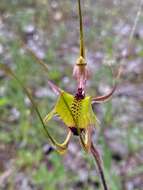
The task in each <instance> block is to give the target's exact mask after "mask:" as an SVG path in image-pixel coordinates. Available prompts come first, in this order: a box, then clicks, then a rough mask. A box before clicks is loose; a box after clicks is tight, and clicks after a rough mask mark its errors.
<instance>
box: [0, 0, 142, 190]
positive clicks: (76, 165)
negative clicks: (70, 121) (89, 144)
mask: <svg viewBox="0 0 143 190" xmlns="http://www.w3.org/2000/svg"><path fill="white" fill-rule="evenodd" d="M82 2H83V4H84V6H83V15H84V29H85V32H84V34H85V43H86V48H87V50H86V56H87V60H88V64H89V66H90V68H91V70H92V77H91V80H90V81H89V82H88V88H87V92H86V93H87V94H89V95H92V96H95V95H101V94H106V93H107V92H109V90H110V89H111V87H112V85H113V76H112V73H111V70H110V69H109V66H108V65H111V66H112V68H113V70H114V73H117V70H118V68H119V66H120V65H121V64H123V66H124V67H123V68H124V71H123V74H122V77H121V80H120V83H119V85H118V89H117V91H116V92H115V94H114V95H113V97H112V99H111V100H110V101H109V102H107V103H104V104H100V105H99V104H95V105H94V106H93V109H94V111H95V113H96V114H97V117H98V119H99V120H100V129H96V130H95V132H94V134H93V141H94V144H96V147H97V148H98V150H99V152H100V154H101V155H102V158H103V162H104V170H105V175H106V179H107V182H108V185H109V189H111V190H143V83H142V82H143V24H142V23H143V14H142V12H141V11H140V10H139V9H140V8H141V4H140V0H137V1H134V0H126V1H120V0H108V1H107V0H88V1H87V0H83V1H82ZM137 12H138V19H137V18H136V15H137ZM136 20H138V23H137V24H136V28H135V31H134V34H133V36H132V31H133V25H134V23H135V21H136ZM78 29H79V27H78V12H77V1H75V0H70V1H69V0H61V1H59V0H1V1H0V64H1V63H3V64H6V65H7V66H9V67H10V68H11V69H12V70H13V71H14V72H15V74H16V75H17V76H19V78H20V79H21V81H23V83H24V84H25V85H26V86H27V87H28V88H29V89H30V90H31V93H32V96H33V98H34V100H35V101H36V103H37V105H38V107H39V109H40V111H41V114H42V116H43V117H44V116H45V115H46V114H47V113H48V112H49V111H50V110H51V109H52V107H53V106H54V104H55V101H56V96H55V95H54V93H53V92H52V91H51V89H50V88H49V86H48V84H47V79H50V80H52V81H54V82H55V84H57V85H58V86H60V87H61V88H63V89H65V90H66V91H68V92H70V93H73V94H74V93H75V91H76V82H75V81H74V80H73V78H72V69H73V65H74V63H75V61H76V59H77V57H78V55H79V31H78ZM130 37H131V38H132V40H131V41H130V39H129V38H130ZM21 40H22V41H23V42H24V43H25V44H26V45H27V46H28V47H29V48H30V49H32V50H33V51H34V52H35V54H36V55H37V56H38V57H39V59H42V60H44V61H45V62H46V63H47V65H48V67H49V72H45V71H44V70H43V69H42V67H41V66H40V65H38V64H36V60H35V59H34V58H33V57H32V56H31V55H30V54H29V52H28V51H26V49H25V48H23V47H22V45H21V43H20V41H21ZM48 127H49V129H50V131H51V133H52V134H53V136H55V137H56V138H57V139H59V141H60V140H62V139H63V138H64V137H65V134H66V130H65V129H66V128H65V126H64V125H63V124H62V123H61V122H60V121H57V120H56V121H51V122H50V123H49V125H48ZM0 189H1V190H57V189H63V190H81V189H82V190H93V189H99V190H101V189H102V187H101V184H100V180H99V177H98V173H97V172H96V169H95V163H94V161H93V159H92V157H91V155H87V154H86V153H84V151H83V150H81V146H80V144H79V142H78V139H77V138H76V137H73V138H72V140H71V142H70V144H69V150H68V152H67V154H65V155H64V156H61V155H59V154H58V153H57V152H55V151H52V149H51V147H50V144H49V141H48V139H47V137H46V135H45V133H44V131H43V129H42V125H41V123H40V121H39V119H38V118H37V116H36V114H35V111H34V109H33V108H32V106H31V104H30V102H29V100H28V98H27V97H26V95H25V94H24V93H23V91H22V90H21V88H20V86H19V85H18V84H17V83H16V81H15V80H13V79H11V78H9V77H7V76H6V74H5V73H3V72H2V71H0Z"/></svg>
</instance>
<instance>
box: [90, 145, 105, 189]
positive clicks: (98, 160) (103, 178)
mask: <svg viewBox="0 0 143 190" xmlns="http://www.w3.org/2000/svg"><path fill="white" fill-rule="evenodd" d="M91 153H92V155H93V157H94V158H95V161H96V164H97V167H98V170H99V174H100V177H101V181H102V184H103V187H104V190H108V187H107V183H106V180H105V176H104V172H103V168H102V166H101V160H100V156H99V153H98V151H97V150H96V148H95V146H94V145H93V142H91Z"/></svg>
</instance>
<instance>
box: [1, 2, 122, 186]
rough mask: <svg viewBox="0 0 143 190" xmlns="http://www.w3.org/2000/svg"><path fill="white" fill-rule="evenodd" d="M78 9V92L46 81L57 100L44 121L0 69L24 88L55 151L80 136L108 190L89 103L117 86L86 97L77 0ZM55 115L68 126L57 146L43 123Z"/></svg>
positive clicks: (63, 149)
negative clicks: (94, 136) (98, 94)
mask: <svg viewBox="0 0 143 190" xmlns="http://www.w3.org/2000/svg"><path fill="white" fill-rule="evenodd" d="M78 9H79V21H80V22H79V23H80V55H79V58H78V59H77V61H76V64H75V66H74V69H73V77H74V78H75V79H76V80H77V92H76V94H75V95H72V94H70V93H67V92H65V91H64V90H62V89H60V88H59V87H57V86H56V85H55V84H53V83H52V82H51V81H49V82H48V83H49V86H50V87H51V88H52V90H53V91H54V92H55V93H56V94H58V100H57V102H56V104H55V106H54V108H53V110H52V111H51V112H50V113H49V114H47V115H46V116H45V118H44V119H43V118H42V116H41V114H40V111H39V109H38V108H37V106H36V104H35V102H34V100H33V98H32V96H31V94H30V92H29V91H28V89H27V88H26V87H25V86H24V85H23V83H22V82H21V81H20V80H19V79H18V78H17V76H16V75H15V74H14V72H13V71H12V70H11V69H10V68H8V67H6V66H5V65H3V64H1V65H0V69H2V70H3V71H5V72H6V73H7V74H8V75H10V76H12V77H13V78H15V79H16V80H17V82H18V83H19V84H20V86H21V87H22V88H23V90H24V92H25V93H26V94H27V96H28V97H29V99H30V101H31V103H32V105H33V107H34V108H35V111H36V112H37V115H38V117H39V119H40V121H41V123H42V126H43V128H44V130H45V131H46V133H47V136H48V138H49V139H50V141H51V143H52V145H53V146H54V147H55V149H56V150H57V151H58V152H59V153H61V154H63V153H65V152H66V150H67V148H68V144H69V141H70V138H71V136H72V134H73V135H76V136H78V137H79V140H80V142H81V145H82V147H83V148H84V150H85V151H86V152H88V153H91V154H92V155H93V156H94V158H95V160H96V163H97V166H98V169H99V172H100V176H101V180H102V183H103V187H104V190H107V189H108V188H107V184H106V181H105V177H104V174H103V169H102V163H101V159H100V156H99V153H98V151H97V150H96V148H95V147H94V145H93V142H92V137H91V136H92V130H93V127H94V126H97V125H98V121H97V118H96V115H95V114H94V112H93V110H92V104H94V103H102V102H104V101H107V100H109V99H110V98H111V96H112V94H113V93H114V91H115V89H116V84H115V85H114V87H113V89H112V90H111V91H110V92H109V93H108V94H107V95H104V96H99V97H91V96H86V95H85V89H86V81H87V79H89V77H90V73H89V69H88V68H87V62H86V58H85V47H84V36H83V24H82V13H81V2H80V0H78ZM27 49H28V48H27ZM28 51H29V52H30V53H31V55H32V56H34V57H35V58H36V59H37V60H38V63H40V64H41V65H42V66H43V67H44V68H45V69H46V70H47V65H46V64H45V63H43V62H42V61H41V60H39V58H37V56H36V55H35V54H34V53H33V52H32V51H31V50H29V49H28ZM119 75H120V72H119V73H118V76H117V78H118V77H119ZM54 115H58V116H59V118H60V119H61V120H62V121H63V122H64V123H65V125H66V126H67V130H68V134H67V137H66V139H65V140H64V142H63V143H58V142H57V141H56V140H55V139H54V138H53V137H52V136H51V134H50V133H49V131H48V129H47V127H46V124H47V123H48V122H49V120H51V119H52V118H53V116H54Z"/></svg>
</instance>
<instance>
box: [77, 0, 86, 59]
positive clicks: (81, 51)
mask: <svg viewBox="0 0 143 190" xmlns="http://www.w3.org/2000/svg"><path fill="white" fill-rule="evenodd" d="M78 9H79V26H80V56H81V57H83V58H85V47H84V35H83V22H82V12H81V1H80V0H78Z"/></svg>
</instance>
